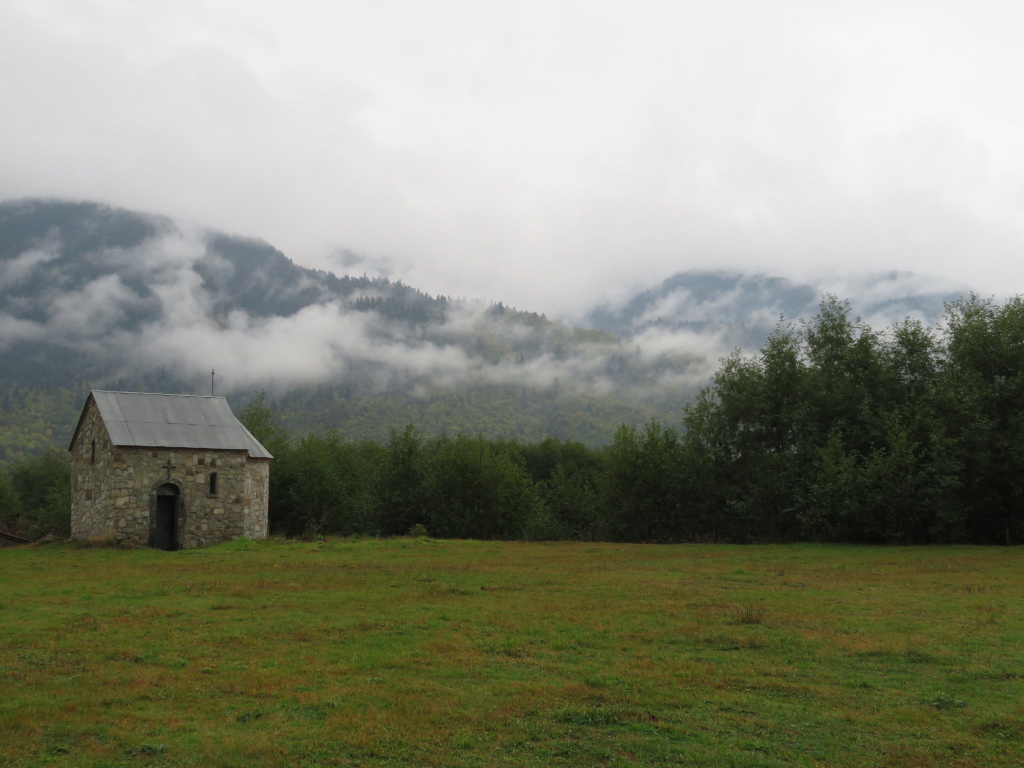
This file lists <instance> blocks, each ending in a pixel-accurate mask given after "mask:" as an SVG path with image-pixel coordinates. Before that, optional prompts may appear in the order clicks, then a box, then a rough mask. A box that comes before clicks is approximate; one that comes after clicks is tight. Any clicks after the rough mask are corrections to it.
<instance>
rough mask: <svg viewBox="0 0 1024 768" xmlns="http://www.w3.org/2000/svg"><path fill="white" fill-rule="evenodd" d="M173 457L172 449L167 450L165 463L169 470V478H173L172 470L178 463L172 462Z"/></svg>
mask: <svg viewBox="0 0 1024 768" xmlns="http://www.w3.org/2000/svg"><path fill="white" fill-rule="evenodd" d="M171 458H172V454H171V452H170V451H168V452H167V463H166V464H164V465H163V467H164V469H166V470H167V479H168V480H170V479H171V470H172V469H174V467H175V466H176V465H174V464H172V463H171Z"/></svg>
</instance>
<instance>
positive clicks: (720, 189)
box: [0, 0, 1024, 314]
mask: <svg viewBox="0 0 1024 768" xmlns="http://www.w3.org/2000/svg"><path fill="white" fill-rule="evenodd" d="M1021 29H1024V4H1021V3H1019V2H1011V1H1010V0H1007V1H1005V2H992V1H990V2H986V1H985V0H973V1H972V2H941V0H929V1H928V2H916V1H915V2H910V1H903V2H901V1H900V0H886V1H885V2H872V1H871V0H860V1H859V2H856V3H854V2H834V1H832V0H773V1H772V2H766V0H718V1H717V2H707V1H706V0H702V2H690V1H689V0H671V1H669V0H652V1H649V2H644V1H643V0H630V1H629V2H622V1H620V0H585V1H581V2H576V1H571V2H570V1H568V0H543V1H542V2H534V0H515V2H511V1H510V0H506V1H504V2H492V1H491V0H466V1H465V2H462V1H459V0H429V1H424V0H419V1H414V2H397V1H393V0H365V1H362V0H358V1H357V0H319V1H317V0H289V2H287V3H286V2H282V1H281V0H276V1H270V0H245V1H244V2H242V1H241V0H220V1H215V0H146V1H145V2H139V1H138V0H0V105H2V106H3V119H2V120H0V197H2V198H15V197H23V196H58V197H73V198H84V199H94V200H100V201H103V202H107V203H110V204H114V205H119V206H125V207H130V208H135V209H141V210H148V211H153V212H158V213H164V214H167V215H170V216H174V217H181V218H184V219H186V220H190V221H193V222H197V223H200V224H205V225H209V226H212V227H216V228H220V229H225V230H228V231H230V232H235V233H239V234H246V235H251V236H255V237H260V238H264V239H266V240H268V241H270V242H271V243H273V244H274V245H276V246H278V247H279V248H281V249H282V250H283V251H284V252H285V253H286V254H287V255H288V256H290V257H291V258H293V259H295V260H296V261H298V262H300V263H302V264H306V265H310V266H328V267H331V266H333V267H334V268H336V269H337V267H338V265H339V264H340V261H338V260H334V261H332V258H333V257H332V256H331V254H332V253H334V252H336V251H337V250H338V249H342V248H348V249H351V250H353V251H355V252H357V253H360V254H363V255H365V256H367V257H370V258H371V259H372V260H373V261H374V262H379V263H386V264H389V265H390V268H391V269H392V270H393V274H394V275H395V276H399V277H402V278H403V279H405V280H406V281H407V282H409V283H411V284H413V285H415V286H417V287H419V288H422V289H424V290H428V291H430V292H432V293H445V294H451V295H456V296H470V297H481V298H490V299H494V300H503V301H505V302H507V303H512V304H515V305H516V306H519V307H520V308H523V309H531V310H536V311H544V312H548V313H549V314H558V313H572V312H575V311H579V310H580V309H581V308H583V307H584V306H585V305H587V304H589V303H592V302H593V301H594V300H596V299H599V298H601V297H605V296H607V297H615V296H621V295H623V294H624V292H626V291H627V290H630V289H632V288H638V287H647V286H649V285H652V284H654V283H656V282H658V281H660V280H661V279H663V278H665V277H667V276H669V275H671V274H672V273H674V272H677V271H680V270H683V269H690V268H719V267H738V268H744V269H758V270H761V271H765V272H770V273H774V274H781V275H786V276H792V277H798V278H800V277H805V276H809V275H815V274H831V273H835V272H843V273H856V272H858V271H863V270H877V269H904V270H913V271H917V272H924V273H927V274H932V275H937V276H943V277H949V278H951V279H954V280H956V281H959V282H962V283H967V284H969V285H971V286H973V287H976V288H978V289H979V290H981V291H982V292H998V293H1000V294H1006V293H1018V292H1024V266H1022V258H1021V257H1022V254H1024V249H1022V245H1024V45H1021V43H1020V31H1021ZM371 267H372V264H371V265H368V266H366V268H367V269H370V268H371ZM363 268H364V267H363V266H360V265H357V266H355V267H354V268H353V271H355V272H357V273H358V272H361V271H362V270H363Z"/></svg>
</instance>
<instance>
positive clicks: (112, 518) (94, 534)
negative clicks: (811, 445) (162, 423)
mask: <svg viewBox="0 0 1024 768" xmlns="http://www.w3.org/2000/svg"><path fill="white" fill-rule="evenodd" d="M86 408H87V412H86V414H85V418H84V419H83V422H82V427H81V429H80V430H79V432H78V435H77V437H76V439H75V442H74V445H73V446H72V471H71V535H72V537H73V538H76V539H89V538H105V537H108V536H120V537H124V538H127V539H129V540H131V541H133V542H135V543H136V544H140V545H148V544H150V543H151V534H152V532H153V531H155V524H156V523H155V518H156V493H157V489H158V488H159V487H160V486H161V485H164V484H166V483H170V484H172V485H174V486H175V487H176V488H177V489H178V491H179V502H178V515H179V523H178V526H177V531H178V533H177V538H178V546H179V547H180V548H182V549H189V548H192V547H201V546H204V545H206V544H215V543H218V542H221V541H228V540H230V539H234V538H237V537H239V536H248V537H249V538H254V539H256V538H265V537H266V535H267V509H268V505H267V484H268V480H269V476H270V475H269V466H270V462H269V461H267V460H252V459H250V458H249V456H248V453H247V452H245V451H211V450H194V449H184V448H182V449H157V450H153V449H147V448H134V447H118V446H113V445H111V443H110V438H109V436H108V434H107V430H106V427H105V426H104V425H103V423H102V420H101V419H100V416H99V409H98V408H96V406H95V404H94V403H93V401H92V400H89V402H88V404H87V406H86ZM94 445H95V449H94V448H93V446H94ZM213 472H216V473H217V484H216V491H215V493H213V494H211V493H210V474H211V473H213Z"/></svg>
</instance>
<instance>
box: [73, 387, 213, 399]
mask: <svg viewBox="0 0 1024 768" xmlns="http://www.w3.org/2000/svg"><path fill="white" fill-rule="evenodd" d="M89 391H90V392H103V393H105V394H110V395H152V396H153V397H201V398H204V399H206V400H226V399H227V398H226V397H224V395H178V394H175V393H173V392H129V391H127V390H124V389H90V390H89Z"/></svg>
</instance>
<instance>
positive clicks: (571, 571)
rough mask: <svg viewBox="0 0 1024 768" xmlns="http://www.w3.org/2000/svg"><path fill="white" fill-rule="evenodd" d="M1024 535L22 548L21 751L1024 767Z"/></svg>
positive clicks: (4, 604) (16, 708)
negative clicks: (908, 542) (988, 541)
mask: <svg viewBox="0 0 1024 768" xmlns="http://www.w3.org/2000/svg"><path fill="white" fill-rule="evenodd" d="M1022 598H1024V549H1021V548H1017V549H999V548H967V547H956V548H951V547H944V548H938V547H936V548H920V549H911V548H904V549H892V548H866V547H833V546H828V547H826V546H810V545H797V546H760V547H753V546H751V547H731V546H712V545H708V546H703V545H690V546H651V545H647V546H643V545H613V544H593V545H592V544H524V543H495V542H462V541H458V542H456V541H432V540H425V539H398V540H372V539H366V540H330V541H320V542H312V543H298V542H280V541H277V542H275V541H267V542H262V543H258V544H256V543H252V542H246V541H240V542H234V543H232V544H227V545H221V546H217V547H211V548H208V549H203V550H192V551H187V552H173V553H172V552H157V551H152V550H135V551H121V550H109V549H108V550H104V549H76V548H74V547H72V546H70V545H60V544H51V545H45V546H40V547H34V548H33V547H20V548H13V549H6V550H0V764H2V765H5V766H36V765H75V766H105V765H122V764H131V765H189V766H191V765H196V766H200V765H201V766H245V765H280V766H293V765H295V766H334V765H438V766H448V765H451V766H489V765H496V766H502V765H509V766H520V765H530V766H532V765H537V766H547V765H573V766H575V765H609V766H616V765H708V766H790V765H796V766H824V765H836V766H860V765H864V766H873V765H880V766H979V767H980V766H986V767H990V766H1014V767H1015V768H1019V766H1021V765H1024V612H1022V609H1024V600H1022Z"/></svg>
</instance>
